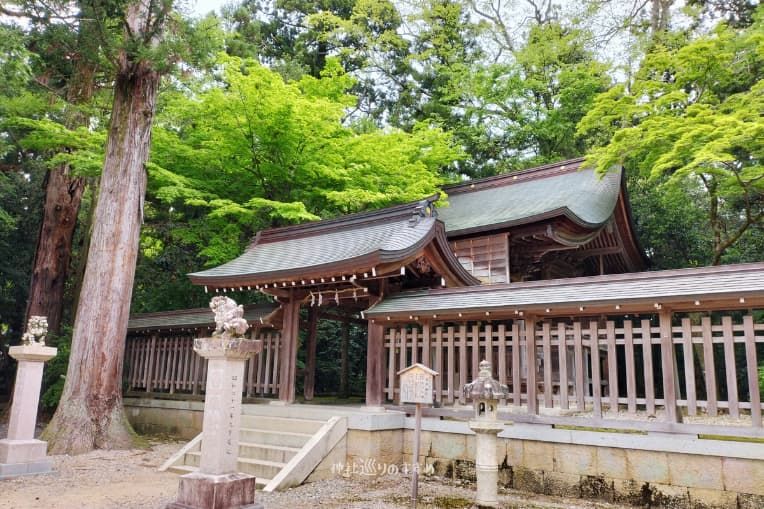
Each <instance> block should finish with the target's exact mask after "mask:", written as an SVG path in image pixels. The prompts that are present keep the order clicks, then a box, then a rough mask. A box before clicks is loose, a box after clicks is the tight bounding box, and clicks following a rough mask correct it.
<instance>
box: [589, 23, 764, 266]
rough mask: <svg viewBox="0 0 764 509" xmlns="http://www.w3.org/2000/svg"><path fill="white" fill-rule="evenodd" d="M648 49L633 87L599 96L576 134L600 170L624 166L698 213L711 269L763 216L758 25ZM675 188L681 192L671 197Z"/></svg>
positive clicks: (763, 57) (762, 62) (762, 28)
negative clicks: (587, 142)
mask: <svg viewBox="0 0 764 509" xmlns="http://www.w3.org/2000/svg"><path fill="white" fill-rule="evenodd" d="M759 14H760V15H759V16H758V17H757V20H756V22H755V23H753V24H752V25H751V26H750V27H749V28H747V29H746V30H743V31H739V30H733V29H730V28H728V27H726V26H725V25H723V24H722V25H720V26H719V27H717V29H715V30H714V31H713V32H712V33H710V34H708V35H705V36H702V37H699V38H697V39H695V40H693V41H691V42H689V43H688V44H683V45H676V46H669V45H661V46H656V47H655V49H654V50H653V51H652V52H651V53H649V54H648V55H647V56H646V58H645V61H644V63H643V65H642V67H641V69H640V70H639V72H638V74H637V76H636V78H635V80H634V82H633V83H632V84H631V85H630V86H629V87H627V86H626V85H618V86H615V87H613V88H611V89H610V90H609V91H607V92H605V93H603V94H602V95H600V96H599V97H598V98H597V99H596V101H595V103H594V107H593V108H592V110H591V111H590V112H589V113H588V114H587V115H586V116H585V117H584V118H583V120H582V121H581V123H580V124H579V127H578V132H579V133H580V134H582V135H585V136H589V137H590V139H592V140H594V142H595V144H596V143H597V142H599V143H602V145H601V146H599V147H596V148H595V149H594V150H593V152H592V155H591V157H590V160H591V161H592V162H593V163H594V164H596V165H597V168H598V170H599V171H601V172H605V171H608V170H609V169H610V168H612V167H613V166H617V165H625V166H626V167H627V168H629V169H633V170H634V171H636V172H637V173H638V174H639V175H640V176H641V177H642V178H643V179H646V180H647V181H649V182H651V183H652V184H653V185H657V186H659V187H661V188H663V189H664V190H666V192H667V193H670V194H671V195H672V196H674V197H675V198H677V199H683V200H690V201H692V202H694V203H695V205H696V206H697V207H699V208H700V209H701V210H704V211H705V216H706V224H707V228H709V229H710V231H711V234H712V239H711V241H712V244H713V246H712V249H711V252H712V255H711V257H710V260H709V261H710V262H711V263H712V264H718V263H721V262H722V261H723V259H724V256H725V254H726V253H727V250H728V249H729V248H730V247H731V246H733V245H735V244H736V243H737V242H739V241H740V240H741V239H742V238H743V237H744V236H745V235H746V234H747V233H748V232H749V231H750V230H751V229H752V227H757V226H758V225H759V224H760V223H761V221H762V218H764V166H763V163H762V157H763V156H764V117H762V115H761V112H762V111H764V82H762V77H763V76H762V72H764V50H763V49H762V48H764V18H763V17H762V16H761V14H762V11H761V10H760V12H759ZM677 190H681V191H682V193H676V192H675V191H677Z"/></svg>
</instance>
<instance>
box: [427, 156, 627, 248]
mask: <svg viewBox="0 0 764 509" xmlns="http://www.w3.org/2000/svg"><path fill="white" fill-rule="evenodd" d="M581 161H583V160H582V159H581V160H573V161H564V162H563V163H558V164H556V165H548V166H546V167H541V169H532V170H529V171H528V172H527V173H525V175H526V178H518V179H517V180H514V175H513V174H510V175H507V176H503V177H502V178H501V179H498V180H491V181H484V182H483V184H482V185H479V186H476V187H472V186H471V185H469V187H467V188H466V189H464V188H460V190H459V191H458V192H456V193H454V192H451V191H449V190H446V191H447V192H450V193H451V194H450V195H449V200H448V202H449V206H448V207H443V208H440V209H438V214H439V216H440V218H441V219H442V220H443V222H444V223H445V224H446V230H447V232H448V234H449V236H455V235H467V234H471V233H477V232H482V231H492V230H500V229H504V228H509V227H512V226H517V225H521V224H527V223H530V222H534V221H541V220H548V219H552V218H555V217H566V218H567V219H568V220H570V221H572V222H573V223H575V224H577V225H579V226H581V227H584V228H589V229H591V228H599V227H601V226H602V225H604V224H605V223H606V222H607V221H608V220H610V218H611V217H612V215H613V211H614V210H615V207H616V204H617V202H618V195H619V191H620V187H621V173H622V172H621V169H620V168H618V171H611V172H608V173H606V174H605V175H602V176H598V175H597V174H596V173H595V172H594V170H593V169H591V168H588V167H587V168H585V169H582V168H581V165H580V163H581Z"/></svg>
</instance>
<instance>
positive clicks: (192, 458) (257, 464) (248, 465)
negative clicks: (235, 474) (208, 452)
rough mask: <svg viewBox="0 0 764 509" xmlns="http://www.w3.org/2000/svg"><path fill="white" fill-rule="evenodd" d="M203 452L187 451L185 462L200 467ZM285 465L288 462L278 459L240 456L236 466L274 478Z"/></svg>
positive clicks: (258, 474)
mask: <svg viewBox="0 0 764 509" xmlns="http://www.w3.org/2000/svg"><path fill="white" fill-rule="evenodd" d="M201 457H202V453H201V452H189V453H186V461H185V464H186V465H187V466H192V467H197V468H198V467H199V462H200V461H201ZM284 465H286V463H280V462H276V461H266V460H256V459H249V458H239V461H238V462H237V463H236V468H237V470H238V471H239V472H243V473H245V474H251V475H254V476H255V477H258V478H260V477H262V478H269V479H270V478H273V477H274V476H275V475H276V474H278V473H279V472H280V471H281V469H282V468H284Z"/></svg>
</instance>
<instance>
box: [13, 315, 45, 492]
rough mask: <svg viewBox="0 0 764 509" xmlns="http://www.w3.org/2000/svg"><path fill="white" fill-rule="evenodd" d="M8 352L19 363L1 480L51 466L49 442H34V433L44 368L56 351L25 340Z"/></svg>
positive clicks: (41, 472)
mask: <svg viewBox="0 0 764 509" xmlns="http://www.w3.org/2000/svg"><path fill="white" fill-rule="evenodd" d="M33 318H38V317H33ZM27 335H28V334H25V338H26V337H27ZM8 353H9V354H10V356H11V357H13V358H14V359H16V360H17V361H18V367H17V369H16V386H15V388H14V390H13V406H12V407H11V417H10V420H9V421H8V437H7V438H4V439H2V440H0V478H3V477H16V476H20V475H31V474H45V473H47V472H50V467H51V462H50V460H49V459H48V457H47V451H48V443H47V442H43V441H42V440H36V439H35V438H34V430H35V425H36V423H37V404H38V403H39V402H40V387H41V385H42V370H43V366H44V364H45V361H48V360H50V359H52V358H53V357H54V356H55V355H56V349H55V348H51V347H49V346H45V343H44V342H43V341H41V342H36V341H34V340H32V341H29V340H27V341H26V344H23V345H19V346H12V347H11V348H10V349H9V351H8Z"/></svg>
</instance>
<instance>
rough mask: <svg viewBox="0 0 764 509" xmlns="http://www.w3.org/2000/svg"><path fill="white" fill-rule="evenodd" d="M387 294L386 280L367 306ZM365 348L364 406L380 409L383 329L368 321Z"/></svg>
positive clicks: (382, 380)
mask: <svg viewBox="0 0 764 509" xmlns="http://www.w3.org/2000/svg"><path fill="white" fill-rule="evenodd" d="M385 293H387V280H385V279H383V280H382V281H380V285H379V297H378V298H377V299H376V301H374V299H373V298H372V299H370V300H371V302H369V305H370V306H371V305H374V304H375V303H376V302H379V301H380V300H382V299H383V298H384V296H385ZM367 336H368V342H367V347H366V406H367V407H381V406H382V403H383V401H384V398H385V392H384V391H385V358H384V357H385V328H384V327H383V326H382V325H381V324H377V323H374V321H373V320H369V328H368V332H367Z"/></svg>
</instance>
